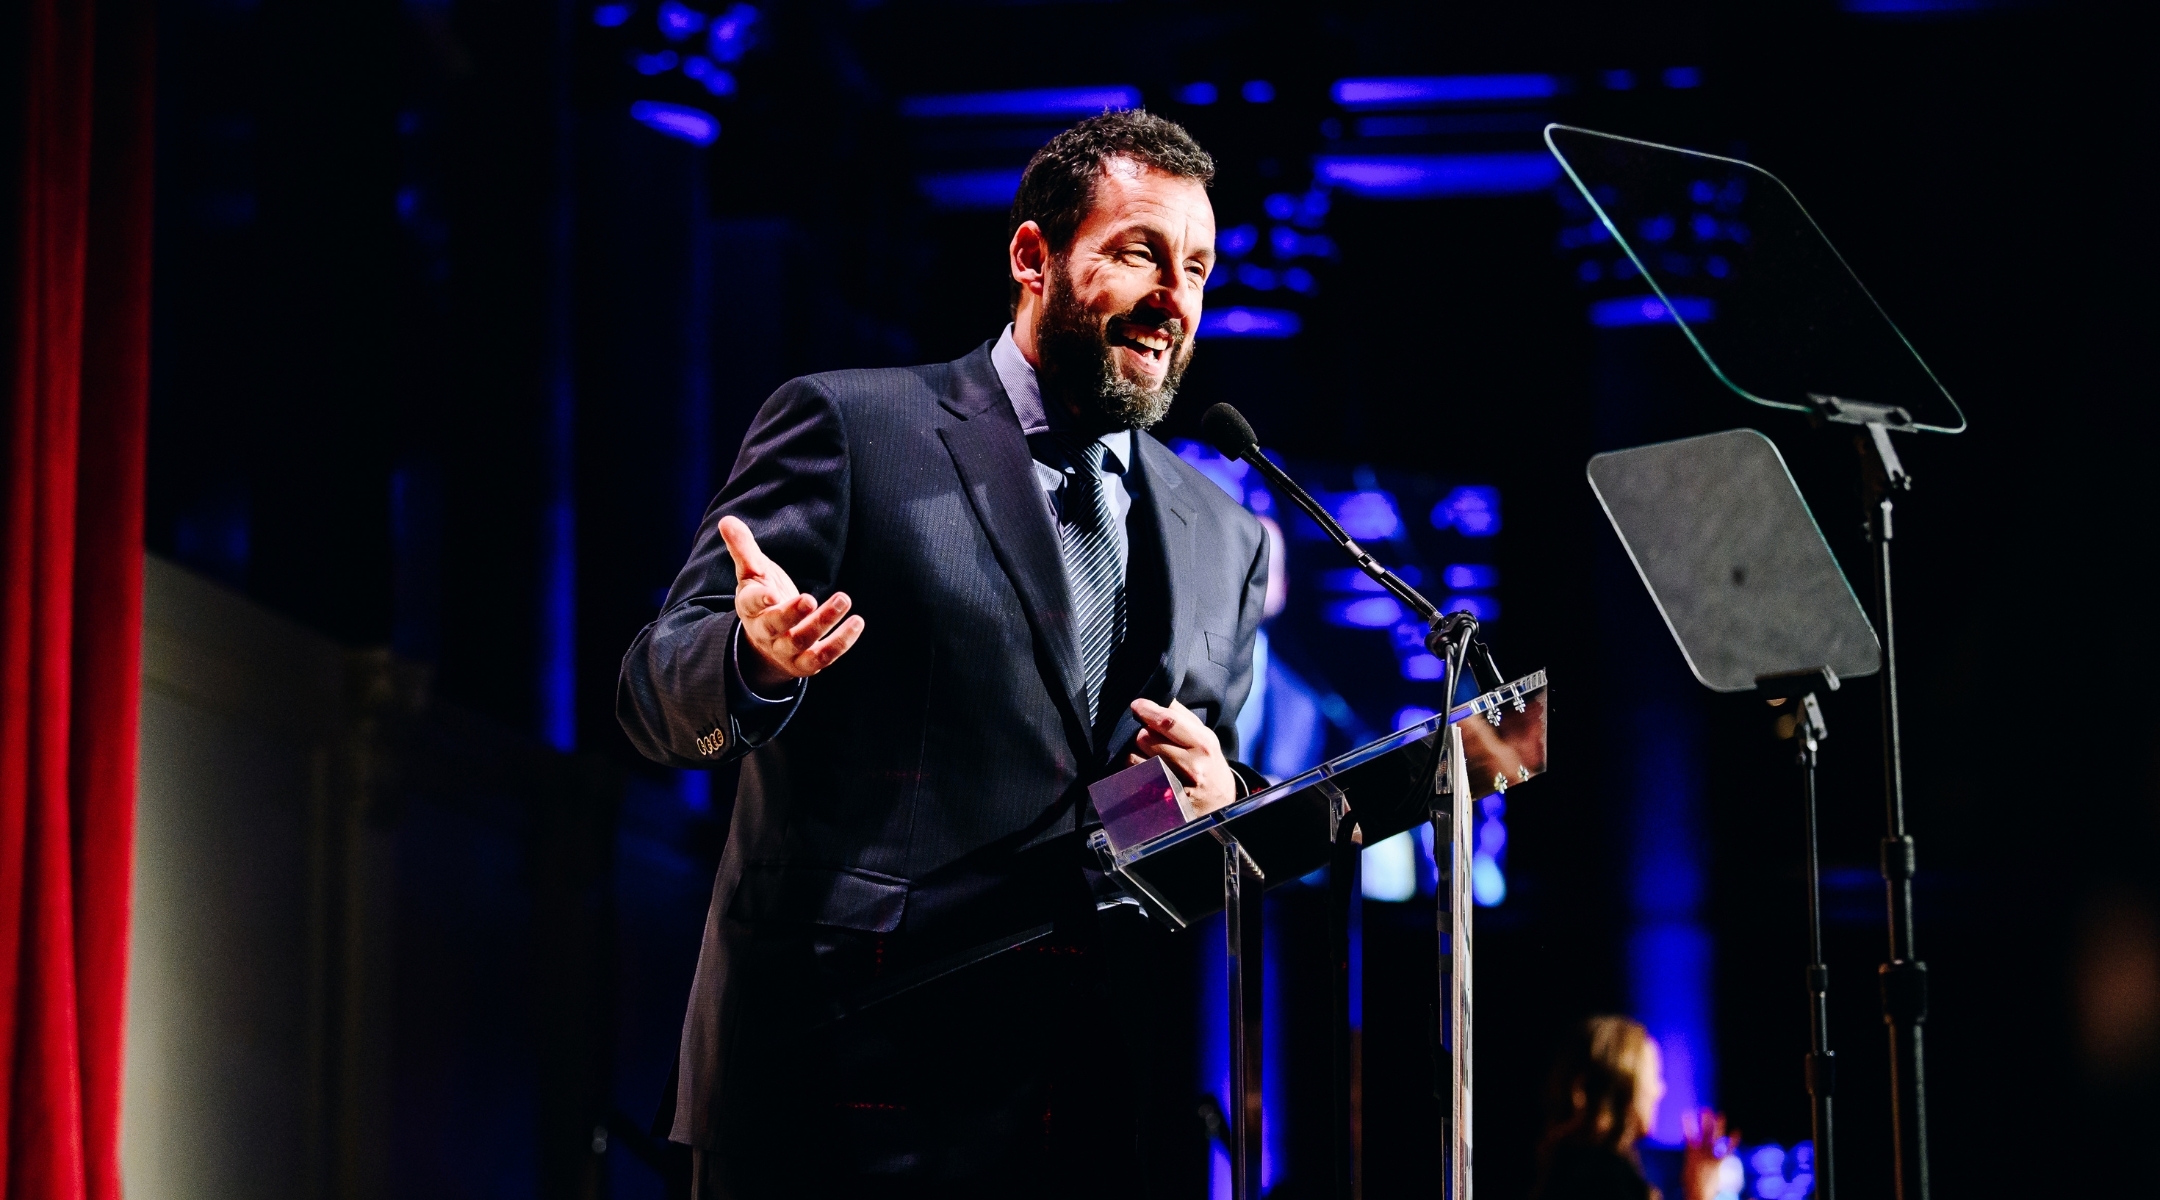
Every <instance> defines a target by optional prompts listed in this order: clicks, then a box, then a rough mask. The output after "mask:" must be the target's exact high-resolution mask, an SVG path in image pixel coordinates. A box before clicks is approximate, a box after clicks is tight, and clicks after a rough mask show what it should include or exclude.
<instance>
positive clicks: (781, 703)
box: [727, 624, 810, 746]
mask: <svg viewBox="0 0 2160 1200" xmlns="http://www.w3.org/2000/svg"><path fill="white" fill-rule="evenodd" d="M809 683H810V681H809V680H807V679H798V680H796V681H795V683H794V686H793V687H791V688H789V689H788V694H787V695H785V696H781V697H777V698H775V697H772V696H761V695H759V694H758V693H757V692H756V691H755V690H753V689H752V688H751V687H750V681H749V680H747V679H745V678H743V673H742V626H741V625H740V624H738V625H736V626H735V632H734V634H733V636H732V637H731V638H730V639H729V642H728V656H727V691H728V715H729V718H730V719H731V720H732V721H733V722H734V725H735V735H736V737H737V739H738V740H739V741H740V742H741V743H742V744H743V745H745V746H762V745H764V744H765V743H766V742H769V741H771V740H772V739H773V738H775V737H777V736H779V734H780V731H781V730H782V729H785V728H786V727H787V723H788V719H789V718H790V717H793V716H794V715H795V707H796V706H797V705H799V704H801V703H802V698H803V693H804V692H805V691H807V690H808V687H809Z"/></svg>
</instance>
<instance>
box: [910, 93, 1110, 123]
mask: <svg viewBox="0 0 2160 1200" xmlns="http://www.w3.org/2000/svg"><path fill="white" fill-rule="evenodd" d="M1139 104H1140V89H1139V88H1136V87H1124V86H1114V85H1113V86H1103V87H1069V88H1033V89H1030V90H1027V91H1019V92H960V93H956V94H953V95H946V96H909V97H907V98H905V99H903V100H902V101H900V115H901V116H903V117H912V118H915V119H917V120H927V119H933V118H938V117H1092V116H1095V115H1096V114H1098V113H1100V112H1102V110H1104V109H1106V108H1137V107H1139Z"/></svg>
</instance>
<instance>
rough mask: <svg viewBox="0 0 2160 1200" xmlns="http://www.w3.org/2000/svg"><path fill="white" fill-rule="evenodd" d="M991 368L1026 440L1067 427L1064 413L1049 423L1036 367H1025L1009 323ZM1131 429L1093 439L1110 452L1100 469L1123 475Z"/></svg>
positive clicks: (994, 351) (993, 353) (1129, 459)
mask: <svg viewBox="0 0 2160 1200" xmlns="http://www.w3.org/2000/svg"><path fill="white" fill-rule="evenodd" d="M990 365H991V367H992V368H994V369H995V370H996V371H997V377H998V382H999V383H1002V384H1004V385H1005V395H1006V396H1007V397H1009V398H1010V399H1011V400H1012V406H1013V415H1014V416H1016V417H1018V418H1020V432H1021V433H1024V434H1026V435H1027V436H1029V437H1034V436H1035V435H1036V434H1038V433H1056V432H1059V431H1061V430H1063V429H1064V428H1065V426H1066V424H1067V422H1066V420H1065V415H1064V414H1063V413H1059V414H1057V417H1058V419H1057V420H1056V421H1052V420H1051V413H1050V412H1049V409H1048V406H1047V405H1045V404H1044V403H1043V394H1042V384H1041V383H1040V382H1038V381H1037V380H1036V378H1035V368H1034V367H1032V366H1030V365H1029V364H1028V360H1027V355H1025V354H1022V353H1020V343H1018V342H1016V341H1014V340H1013V327H1012V325H1011V323H1009V322H1008V323H1007V324H1006V326H1005V332H1004V333H1001V334H999V335H998V340H997V345H995V346H992V347H990ZM1132 437H1133V435H1132V430H1130V429H1120V430H1117V431H1115V432H1112V433H1106V434H1103V435H1102V436H1101V437H1099V438H1096V439H1095V440H1096V441H1099V442H1101V443H1102V444H1103V447H1104V448H1105V449H1107V450H1109V451H1110V457H1109V459H1107V460H1105V461H1104V463H1103V468H1104V469H1105V470H1109V471H1115V472H1118V473H1119V474H1123V473H1124V471H1125V469H1126V467H1127V465H1128V464H1130V463H1131V462H1132Z"/></svg>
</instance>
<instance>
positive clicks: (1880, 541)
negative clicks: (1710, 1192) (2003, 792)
mask: <svg viewBox="0 0 2160 1200" xmlns="http://www.w3.org/2000/svg"><path fill="white" fill-rule="evenodd" d="M1855 440H1856V441H1857V442H1858V444H1859V450H1860V455H1861V458H1862V460H1863V470H1864V472H1865V474H1866V477H1867V480H1868V491H1869V494H1870V495H1869V498H1870V499H1871V500H1872V501H1873V507H1872V511H1870V512H1869V514H1868V522H1867V525H1868V537H1869V540H1870V541H1872V542H1874V544H1875V554H1874V555H1873V558H1874V567H1875V608H1876V613H1877V614H1878V616H1879V617H1880V619H1881V633H1882V687H1881V689H1880V694H1881V699H1882V738H1883V809H1884V822H1883V823H1884V835H1883V844H1882V876H1883V890H1884V893H1885V898H1886V901H1887V905H1886V906H1887V909H1888V914H1887V915H1888V918H1889V926H1890V938H1889V941H1890V956H1889V961H1887V962H1885V963H1883V964H1882V966H1881V968H1880V969H1879V971H1878V974H1879V977H1880V981H1881V986H1882V1010H1883V1026H1884V1029H1885V1031H1886V1033H1887V1035H1888V1037H1889V1039H1890V1125H1891V1157H1892V1166H1893V1176H1892V1178H1893V1184H1894V1195H1895V1196H1896V1197H1897V1200H1928V1152H1927V1071H1926V1066H1927V1056H1926V1053H1925V1049H1924V1043H1923V1037H1922V1029H1923V1026H1924V1024H1925V1022H1926V1020H1927V964H1925V963H1923V962H1921V961H1920V958H1919V952H1918V951H1917V949H1916V948H1915V947H1914V944H1913V903H1912V902H1913V893H1912V875H1913V868H1914V865H1915V864H1914V853H1913V840H1912V835H1911V834H1909V833H1908V832H1907V831H1906V828H1905V746H1904V731H1903V729H1902V727H1901V724H1900V718H1899V707H1898V661H1897V610H1896V605H1895V603H1894V601H1893V594H1894V593H1893V589H1892V586H1891V573H1890V543H1891V540H1892V538H1893V537H1894V536H1895V533H1896V529H1895V526H1894V525H1893V523H1892V518H1893V516H1894V515H1895V502H1894V500H1893V499H1892V497H1893V494H1894V493H1896V492H1898V491H1902V490H1904V489H1905V488H1907V487H1910V486H1911V477H1910V476H1909V475H1907V474H1906V473H1905V468H1904V464H1903V463H1901V462H1899V461H1898V457H1897V450H1896V448H1895V447H1894V446H1892V445H1891V444H1890V438H1889V432H1888V429H1887V428H1886V427H1885V426H1883V425H1880V424H1870V425H1868V426H1867V427H1866V428H1865V429H1864V430H1863V431H1862V432H1861V433H1860V434H1859V435H1858V436H1857V437H1856V439H1855Z"/></svg>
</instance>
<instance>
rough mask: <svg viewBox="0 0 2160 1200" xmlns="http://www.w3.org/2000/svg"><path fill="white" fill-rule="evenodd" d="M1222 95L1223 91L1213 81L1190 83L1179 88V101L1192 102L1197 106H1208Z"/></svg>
mask: <svg viewBox="0 0 2160 1200" xmlns="http://www.w3.org/2000/svg"><path fill="white" fill-rule="evenodd" d="M1221 96H1222V93H1221V91H1219V90H1218V89H1217V88H1216V87H1215V85H1214V84H1212V83H1188V84H1186V85H1185V86H1184V87H1181V88H1179V89H1178V90H1177V101H1178V103H1179V104H1190V105H1192V106H1194V107H1195V108H1206V107H1207V106H1208V105H1210V104H1213V103H1215V101H1216V100H1218V99H1220V98H1221Z"/></svg>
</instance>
